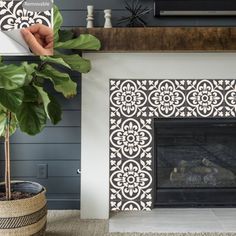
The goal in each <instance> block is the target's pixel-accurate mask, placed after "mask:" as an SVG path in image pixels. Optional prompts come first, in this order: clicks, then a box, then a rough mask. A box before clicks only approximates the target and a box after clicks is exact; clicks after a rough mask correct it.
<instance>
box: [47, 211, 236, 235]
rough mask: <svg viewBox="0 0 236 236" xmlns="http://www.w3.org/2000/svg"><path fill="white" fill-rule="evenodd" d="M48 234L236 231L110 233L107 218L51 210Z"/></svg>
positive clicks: (76, 212)
mask: <svg viewBox="0 0 236 236" xmlns="http://www.w3.org/2000/svg"><path fill="white" fill-rule="evenodd" d="M235 223H236V219H235ZM46 236H236V233H196V234H193V233H184V234H183V233H182V234H181V233H166V234H153V233H145V234H142V233H108V221H106V220H80V215H79V211H49V214H48V226H47V234H46Z"/></svg>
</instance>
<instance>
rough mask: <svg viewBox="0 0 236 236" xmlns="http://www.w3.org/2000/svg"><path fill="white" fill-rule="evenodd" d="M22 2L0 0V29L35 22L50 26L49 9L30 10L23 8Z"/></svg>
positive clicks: (9, 28)
mask: <svg viewBox="0 0 236 236" xmlns="http://www.w3.org/2000/svg"><path fill="white" fill-rule="evenodd" d="M23 3H24V0H23V1H19V0H11V1H9V0H8V1H4V0H0V30H5V31H8V30H14V29H21V28H24V27H28V26H31V25H34V24H37V23H39V24H44V25H46V26H49V27H51V24H52V11H51V10H50V11H44V12H32V11H28V10H26V9H25V8H23Z"/></svg>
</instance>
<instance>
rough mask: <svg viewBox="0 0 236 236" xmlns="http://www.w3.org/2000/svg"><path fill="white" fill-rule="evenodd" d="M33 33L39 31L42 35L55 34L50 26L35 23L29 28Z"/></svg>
mask: <svg viewBox="0 0 236 236" xmlns="http://www.w3.org/2000/svg"><path fill="white" fill-rule="evenodd" d="M27 29H28V30H29V31H30V32H31V33H32V34H35V33H38V34H40V35H41V36H48V35H53V31H52V29H51V28H50V27H48V26H46V25H43V24H35V25H32V26H30V27H28V28H27Z"/></svg>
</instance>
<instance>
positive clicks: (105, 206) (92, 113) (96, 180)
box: [81, 53, 236, 219]
mask: <svg viewBox="0 0 236 236" xmlns="http://www.w3.org/2000/svg"><path fill="white" fill-rule="evenodd" d="M84 57H86V58H88V59H90V60H91V61H92V65H93V69H92V71H91V72H90V73H89V74H86V75H83V79H82V124H81V127H82V136H81V170H82V175H81V217H82V218H83V219H108V218H109V80H110V79H235V78H236V66H235V65H236V64H235V63H236V54H235V53H228V54H226V53H208V54H207V53H187V54H184V53H132V54H130V53H86V54H84Z"/></svg>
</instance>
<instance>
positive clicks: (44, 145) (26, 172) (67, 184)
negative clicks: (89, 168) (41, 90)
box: [0, 0, 236, 209]
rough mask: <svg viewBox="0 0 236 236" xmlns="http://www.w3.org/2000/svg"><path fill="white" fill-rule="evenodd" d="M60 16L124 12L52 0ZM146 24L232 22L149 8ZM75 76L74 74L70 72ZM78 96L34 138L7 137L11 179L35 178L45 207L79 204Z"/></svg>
mask: <svg viewBox="0 0 236 236" xmlns="http://www.w3.org/2000/svg"><path fill="white" fill-rule="evenodd" d="M142 2H143V4H144V6H148V7H150V8H152V7H153V1H152V0H143V1H142ZM55 3H56V4H57V5H58V6H59V8H60V10H61V12H62V15H63V17H64V23H63V27H64V28H73V27H77V26H85V25H86V15H87V10H86V6H87V5H94V7H95V14H94V15H95V22H94V23H95V26H103V24H104V13H103V10H104V9H106V8H111V9H112V10H113V19H112V21H113V25H114V26H116V23H117V20H118V19H119V18H120V17H121V16H125V15H127V12H126V11H125V10H124V6H123V1H122V0H90V1H84V0H82V1H81V0H55ZM146 20H147V22H148V25H149V26H176V25H181V26H185V25H217V26H224V25H227V26H230V25H236V21H235V18H228V19H224V20H222V19H214V20H213V19H212V18H159V19H158V18H155V17H153V11H152V12H151V13H150V14H149V15H148V16H146ZM6 60H7V62H9V63H16V62H19V61H22V60H25V58H20V57H11V58H6ZM72 77H73V78H74V79H78V78H79V77H80V76H79V75H78V74H73V75H72ZM78 90H79V95H78V96H77V97H75V98H74V99H72V100H69V101H66V100H65V99H63V98H62V97H61V96H60V95H57V97H58V98H59V99H60V101H61V102H62V103H63V111H64V113H63V121H62V122H61V123H60V124H59V125H57V126H52V125H50V124H48V125H47V127H46V128H45V130H44V131H43V132H42V133H41V134H39V135H37V136H36V137H29V136H27V135H24V134H21V133H20V132H17V133H16V134H15V135H14V136H13V137H12V140H11V143H12V145H11V154H12V155H11V157H12V174H13V177H14V179H21V180H31V181H37V182H39V183H41V184H43V185H44V186H46V188H47V191H48V193H47V196H48V200H49V207H50V208H54V209H55V208H56V209H71V208H74V209H78V208H79V203H80V176H79V175H78V174H77V169H78V168H80V112H81V110H80V101H81V99H80V83H79V86H78ZM3 148H4V147H3V144H2V143H0V176H1V177H2V176H3V169H4V168H3V167H4V162H3ZM38 164H47V165H48V178H47V179H38V178H37V165H38Z"/></svg>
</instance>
